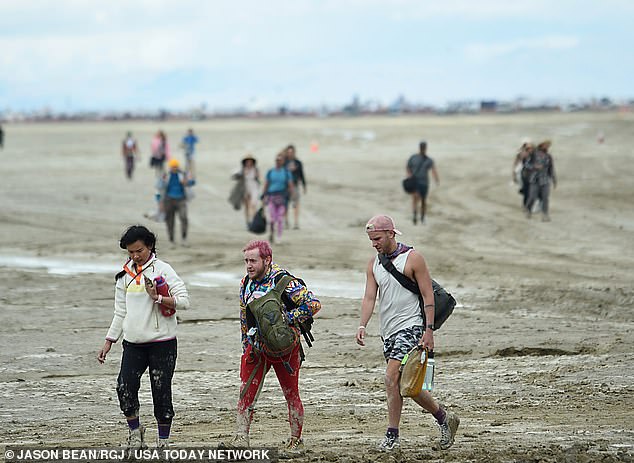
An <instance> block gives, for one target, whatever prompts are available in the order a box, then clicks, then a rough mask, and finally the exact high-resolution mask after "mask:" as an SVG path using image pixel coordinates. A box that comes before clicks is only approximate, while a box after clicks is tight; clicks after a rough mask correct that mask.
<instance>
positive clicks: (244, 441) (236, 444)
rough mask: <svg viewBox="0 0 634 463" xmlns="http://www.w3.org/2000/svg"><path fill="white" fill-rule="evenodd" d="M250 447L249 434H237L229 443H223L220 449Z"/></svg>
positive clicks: (219, 446)
mask: <svg viewBox="0 0 634 463" xmlns="http://www.w3.org/2000/svg"><path fill="white" fill-rule="evenodd" d="M245 447H249V435H248V434H236V435H235V436H233V438H232V439H231V440H230V441H229V442H221V443H220V444H219V445H218V448H220V449H238V448H245Z"/></svg>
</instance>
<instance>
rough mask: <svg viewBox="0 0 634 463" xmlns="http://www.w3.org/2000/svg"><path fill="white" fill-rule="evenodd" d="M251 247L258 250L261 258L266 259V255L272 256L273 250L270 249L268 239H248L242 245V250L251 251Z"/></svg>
mask: <svg viewBox="0 0 634 463" xmlns="http://www.w3.org/2000/svg"><path fill="white" fill-rule="evenodd" d="M252 249H257V250H258V251H259V252H260V257H261V258H262V259H266V258H267V257H270V258H273V250H272V249H271V245H270V244H269V242H268V241H264V240H253V241H249V242H248V243H247V245H246V246H245V247H244V249H243V250H242V252H247V251H251V250H252Z"/></svg>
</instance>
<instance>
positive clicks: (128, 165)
mask: <svg viewBox="0 0 634 463" xmlns="http://www.w3.org/2000/svg"><path fill="white" fill-rule="evenodd" d="M121 154H122V155H123V161H124V163H125V175H126V177H128V179H129V180H132V174H133V172H134V161H135V160H136V158H137V156H138V155H139V149H138V146H137V142H136V140H135V139H134V137H133V136H132V132H128V133H127V135H126V137H125V140H123V143H122V144H121Z"/></svg>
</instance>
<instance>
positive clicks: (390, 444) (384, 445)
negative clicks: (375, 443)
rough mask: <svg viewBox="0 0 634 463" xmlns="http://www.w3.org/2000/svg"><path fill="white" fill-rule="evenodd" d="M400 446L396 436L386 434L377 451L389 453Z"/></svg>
mask: <svg viewBox="0 0 634 463" xmlns="http://www.w3.org/2000/svg"><path fill="white" fill-rule="evenodd" d="M400 446H401V441H400V439H399V438H398V436H396V435H394V434H386V435H385V437H384V438H383V440H382V441H381V443H380V444H379V450H382V451H384V452H390V451H392V450H396V449H398V448H399V447H400Z"/></svg>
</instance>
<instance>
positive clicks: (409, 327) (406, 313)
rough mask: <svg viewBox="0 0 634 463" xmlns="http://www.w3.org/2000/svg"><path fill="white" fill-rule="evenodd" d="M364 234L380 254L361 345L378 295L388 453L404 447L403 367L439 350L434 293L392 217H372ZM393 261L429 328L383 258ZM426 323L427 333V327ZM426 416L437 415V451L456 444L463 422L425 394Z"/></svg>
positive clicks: (369, 278)
mask: <svg viewBox="0 0 634 463" xmlns="http://www.w3.org/2000/svg"><path fill="white" fill-rule="evenodd" d="M365 231H366V233H367V234H368V238H369V239H370V242H371V243H372V247H373V248H374V249H375V250H376V252H377V255H375V256H374V257H372V258H371V259H370V261H369V262H368V265H367V268H366V283H365V293H364V295H363V301H362V302H361V320H360V324H359V328H358V330H357V335H356V341H357V344H359V345H360V346H365V334H366V326H367V325H368V322H369V321H370V318H371V317H372V313H373V312H374V305H375V302H376V297H377V295H379V323H380V333H381V339H382V340H383V356H384V357H385V361H386V362H387V368H386V370H385V389H386V392H387V414H388V427H387V432H386V433H385V438H384V439H383V441H382V442H381V444H380V445H379V448H380V449H381V450H384V451H391V450H394V449H396V448H398V447H399V446H400V441H399V433H398V427H399V423H400V421H401V410H402V408H403V397H402V396H401V393H400V389H399V380H400V370H399V367H400V366H401V361H402V360H403V358H404V357H405V354H406V353H407V352H409V351H410V350H411V349H412V348H413V347H414V346H416V344H418V345H421V346H423V347H426V348H427V349H428V350H430V351H433V350H434V316H435V304H434V290H433V287H432V282H431V276H430V275H429V270H428V268H427V264H426V263H425V258H424V257H423V255H422V254H420V253H419V252H417V251H415V250H414V249H413V248H412V247H411V246H407V245H405V244H403V243H397V241H396V235H400V234H401V232H400V231H399V230H398V229H397V228H396V225H395V224H394V220H392V218H391V217H389V216H387V215H377V216H374V217H372V218H371V219H370V220H369V221H368V223H367V224H366V226H365ZM380 254H382V255H383V256H385V257H386V258H387V259H389V260H390V261H391V262H392V264H393V265H394V267H396V270H397V271H399V272H400V273H402V274H403V275H405V276H406V277H407V278H409V279H410V280H413V281H415V282H416V284H417V285H418V288H419V289H420V294H421V295H422V296H423V303H422V304H423V305H424V307H423V310H424V312H425V320H426V321H425V322H424V321H423V317H422V315H421V307H420V304H421V302H420V301H419V299H418V295H416V294H414V293H413V292H411V291H409V290H408V289H406V288H404V287H403V286H402V285H401V283H399V281H398V280H397V279H396V278H395V277H394V276H393V275H392V274H390V272H389V271H388V270H387V269H386V268H385V267H384V266H383V264H382V263H381V259H380V258H379V255H380ZM423 323H425V327H423ZM412 398H413V400H414V402H416V403H417V404H418V405H419V406H420V407H422V408H423V409H424V410H425V411H427V412H428V413H430V414H432V415H433V416H434V418H435V419H436V421H437V423H438V426H439V427H440V442H439V444H438V448H439V449H441V450H446V449H448V448H449V447H451V446H452V445H453V443H454V438H455V435H456V431H457V430H458V425H459V424H460V418H458V416H457V415H456V414H454V413H452V412H450V411H446V410H445V407H444V406H443V405H442V404H440V403H438V402H437V401H436V400H434V398H433V397H432V396H431V394H430V393H429V392H428V391H425V390H423V391H421V392H420V393H419V394H418V395H417V396H416V397H412Z"/></svg>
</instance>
